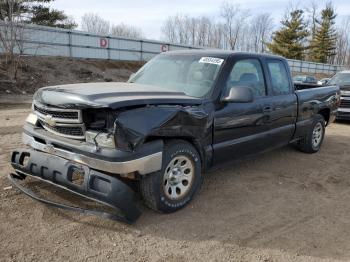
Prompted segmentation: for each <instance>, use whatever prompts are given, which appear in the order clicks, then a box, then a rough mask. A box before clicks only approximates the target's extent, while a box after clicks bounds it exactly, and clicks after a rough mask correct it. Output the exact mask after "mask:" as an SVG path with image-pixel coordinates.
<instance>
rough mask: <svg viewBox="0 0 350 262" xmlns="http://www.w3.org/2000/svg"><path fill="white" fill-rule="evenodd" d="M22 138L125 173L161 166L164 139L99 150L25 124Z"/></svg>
mask: <svg viewBox="0 0 350 262" xmlns="http://www.w3.org/2000/svg"><path fill="white" fill-rule="evenodd" d="M22 141H23V143H24V144H25V145H28V146H30V147H31V148H32V149H35V150H38V151H41V152H45V153H49V154H52V155H56V156H59V157H62V158H64V159H67V160H70V161H73V162H77V163H80V164H83V165H86V166H89V167H90V168H92V169H96V170H100V171H103V172H108V173H112V174H119V175H126V174H129V173H133V172H136V173H138V174H140V175H146V174H149V173H152V172H156V171H158V170H160V169H161V167H162V150H163V141H161V140H155V141H151V142H149V143H145V144H144V145H143V146H141V147H140V148H138V149H137V150H135V151H133V152H126V151H121V150H118V149H107V148H103V149H100V150H96V148H95V146H94V145H91V144H87V143H85V142H81V141H77V140H73V139H66V138H63V137H58V136H56V135H54V134H51V133H50V132H48V131H46V130H44V129H42V128H36V127H33V126H32V125H29V124H25V125H24V132H23V134H22Z"/></svg>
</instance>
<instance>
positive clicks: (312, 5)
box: [305, 0, 319, 39]
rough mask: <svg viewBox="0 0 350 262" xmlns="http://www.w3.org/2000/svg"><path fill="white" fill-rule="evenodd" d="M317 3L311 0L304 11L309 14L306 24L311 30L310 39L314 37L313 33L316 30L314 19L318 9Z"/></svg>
mask: <svg viewBox="0 0 350 262" xmlns="http://www.w3.org/2000/svg"><path fill="white" fill-rule="evenodd" d="M318 4H319V2H318V1H316V0H312V1H311V2H310V4H309V6H307V7H306V8H305V10H306V13H307V14H309V19H308V24H309V27H310V32H311V35H310V36H311V39H312V38H313V37H314V34H315V32H316V20H317V17H318V11H319V6H318Z"/></svg>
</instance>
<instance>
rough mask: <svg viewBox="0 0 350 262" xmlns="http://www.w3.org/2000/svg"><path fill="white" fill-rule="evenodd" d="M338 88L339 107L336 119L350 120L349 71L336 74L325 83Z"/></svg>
mask: <svg viewBox="0 0 350 262" xmlns="http://www.w3.org/2000/svg"><path fill="white" fill-rule="evenodd" d="M327 85H336V86H339V87H340V95H341V98H340V106H339V108H338V114H337V119H343V120H350V70H347V71H342V72H339V73H336V74H335V75H334V76H333V77H332V78H331V79H330V80H329V81H328V83H327Z"/></svg>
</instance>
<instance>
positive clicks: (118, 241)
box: [0, 97, 350, 262]
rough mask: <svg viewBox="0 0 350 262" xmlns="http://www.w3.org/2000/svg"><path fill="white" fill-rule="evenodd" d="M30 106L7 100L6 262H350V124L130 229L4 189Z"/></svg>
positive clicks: (2, 149)
mask: <svg viewBox="0 0 350 262" xmlns="http://www.w3.org/2000/svg"><path fill="white" fill-rule="evenodd" d="M2 100H6V99H4V97H2ZM7 102H8V101H7ZM29 107H30V106H29V104H0V170H1V171H0V203H1V204H0V221H1V223H0V243H1V244H0V260H1V261H105V260H108V259H109V260H111V261H193V260H198V261H265V262H267V261H335V260H344V261H350V219H349V215H350V205H349V203H350V176H349V174H350V172H349V170H350V161H349V160H350V157H349V154H350V123H335V124H332V125H331V126H330V127H329V128H327V131H326V138H325V141H324V145H323V147H322V149H321V151H320V152H319V153H317V154H313V155H308V154H303V153H301V152H298V151H296V150H295V149H293V148H292V147H286V148H282V149H279V150H276V151H273V152H269V153H265V154H263V155H259V156H256V157H254V158H251V159H249V160H244V161H240V162H237V163H234V164H230V165H228V166H226V167H223V168H221V169H219V170H216V171H212V172H210V173H208V174H206V178H205V182H204V184H203V187H202V190H201V191H200V193H199V195H198V196H197V198H196V199H195V200H194V201H193V202H192V203H191V204H190V205H189V206H188V207H187V208H185V209H184V210H181V211H179V212H177V213H175V214H170V215H162V214H157V213H155V212H152V211H150V210H148V209H146V208H145V211H144V213H143V215H142V216H141V217H140V219H139V220H138V222H137V223H136V224H135V225H132V226H129V225H125V224H122V223H119V222H113V221H109V220H103V219H100V218H96V217H91V216H82V215H79V214H76V213H71V212H68V211H67V212H66V211H62V210H58V209H54V208H49V207H47V206H45V205H43V204H40V203H38V202H35V201H33V200H32V199H30V198H28V197H26V196H24V195H23V194H21V193H19V192H18V191H17V190H15V189H13V188H10V189H9V188H7V187H9V186H10V183H9V182H8V181H7V179H6V175H7V174H8V173H9V172H10V171H11V167H10V164H9V162H8V159H9V156H10V151H11V150H12V149H14V148H16V147H19V146H21V142H20V140H21V139H20V138H21V134H20V133H21V126H22V124H23V121H24V119H25V117H26V115H27V114H28V112H29ZM31 183H32V182H31ZM27 184H29V182H27ZM54 193H56V191H55V192H54Z"/></svg>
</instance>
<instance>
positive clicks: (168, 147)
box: [140, 140, 202, 213]
mask: <svg viewBox="0 0 350 262" xmlns="http://www.w3.org/2000/svg"><path fill="white" fill-rule="evenodd" d="M201 183H202V175H201V160H200V157H199V154H198V152H197V150H196V149H195V148H194V147H193V146H192V145H191V144H190V143H187V142H185V141H182V140H174V141H170V142H168V143H166V144H165V146H164V151H163V164H162V170H161V171H158V172H155V173H152V174H148V175H146V176H145V177H143V178H142V179H141V181H140V193H141V195H142V197H143V199H144V201H145V203H146V205H147V206H148V207H150V208H152V209H154V210H156V211H160V212H163V213H171V212H175V211H177V210H179V209H181V208H183V207H184V206H186V205H187V204H188V203H189V202H190V201H191V200H192V198H193V197H194V195H195V194H196V193H197V191H198V190H199V188H200V186H201Z"/></svg>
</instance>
